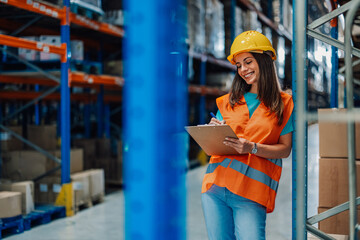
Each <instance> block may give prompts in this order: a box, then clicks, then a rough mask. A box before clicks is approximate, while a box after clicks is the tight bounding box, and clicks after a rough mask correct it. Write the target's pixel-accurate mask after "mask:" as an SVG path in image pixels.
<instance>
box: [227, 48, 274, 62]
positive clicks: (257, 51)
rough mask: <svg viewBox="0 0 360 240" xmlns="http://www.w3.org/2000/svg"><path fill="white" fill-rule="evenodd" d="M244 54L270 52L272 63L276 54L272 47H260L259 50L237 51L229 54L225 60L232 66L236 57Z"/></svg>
mask: <svg viewBox="0 0 360 240" xmlns="http://www.w3.org/2000/svg"><path fill="white" fill-rule="evenodd" d="M245 52H249V53H252V52H253V53H267V52H271V53H272V54H271V56H270V57H271V59H272V60H273V61H275V60H276V53H275V49H273V48H272V47H266V46H264V47H261V49H253V48H249V49H243V50H241V51H237V52H235V53H233V54H230V55H229V56H228V57H227V60H228V61H229V62H230V63H231V64H232V65H235V64H236V62H235V61H234V58H235V56H236V55H238V54H240V53H245Z"/></svg>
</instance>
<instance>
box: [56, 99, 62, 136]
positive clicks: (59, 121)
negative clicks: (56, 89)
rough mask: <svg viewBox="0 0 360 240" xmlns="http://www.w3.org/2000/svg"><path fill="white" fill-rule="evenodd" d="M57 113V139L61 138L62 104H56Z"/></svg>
mask: <svg viewBox="0 0 360 240" xmlns="http://www.w3.org/2000/svg"><path fill="white" fill-rule="evenodd" d="M56 113H57V117H56V121H57V125H56V136H57V137H59V136H60V137H61V125H62V124H61V103H60V104H59V103H58V104H56Z"/></svg>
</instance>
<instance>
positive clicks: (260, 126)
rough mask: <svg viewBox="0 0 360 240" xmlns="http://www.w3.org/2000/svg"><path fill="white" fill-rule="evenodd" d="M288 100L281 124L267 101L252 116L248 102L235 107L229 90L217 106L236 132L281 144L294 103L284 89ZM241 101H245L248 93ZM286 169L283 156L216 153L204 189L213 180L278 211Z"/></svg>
mask: <svg viewBox="0 0 360 240" xmlns="http://www.w3.org/2000/svg"><path fill="white" fill-rule="evenodd" d="M281 98H282V100H283V103H284V111H283V119H284V120H283V123H282V124H281V126H279V125H278V124H277V122H278V119H277V117H276V116H275V114H269V109H268V108H267V107H265V105H264V104H263V103H260V105H259V106H258V107H257V109H256V110H255V111H254V113H253V115H252V116H251V118H250V119H249V110H248V107H247V105H246V104H237V105H235V107H234V109H232V108H231V107H230V104H229V94H226V95H224V96H222V97H219V98H217V99H216V103H217V106H218V108H219V111H220V112H221V115H222V117H223V119H224V120H225V121H226V124H228V125H230V127H231V128H232V129H233V130H234V132H235V133H236V135H237V136H238V137H241V138H245V139H247V140H249V141H251V142H256V143H260V144H269V145H271V144H277V143H278V142H279V138H280V134H281V131H282V129H283V128H284V127H285V125H286V123H287V121H288V120H289V118H290V116H291V113H292V110H293V108H294V104H293V101H292V97H291V96H290V95H289V94H286V93H283V92H282V93H281ZM241 102H245V98H244V96H243V97H242V98H241ZM281 170H282V159H266V158H263V157H259V156H256V155H254V154H250V153H248V154H241V155H240V154H239V155H229V156H218V155H213V156H211V158H210V163H209V166H208V168H207V171H206V173H205V176H204V179H203V184H202V191H201V192H202V193H204V192H206V191H207V190H209V189H210V187H211V186H212V185H213V184H216V185H218V186H220V187H226V188H227V189H228V190H229V191H231V192H232V193H235V194H237V195H239V196H242V197H245V198H247V199H250V200H252V201H255V202H257V203H259V204H261V205H263V206H265V207H266V211H267V212H268V213H270V212H272V211H274V208H275V197H276V191H277V188H278V185H279V180H280V176H281Z"/></svg>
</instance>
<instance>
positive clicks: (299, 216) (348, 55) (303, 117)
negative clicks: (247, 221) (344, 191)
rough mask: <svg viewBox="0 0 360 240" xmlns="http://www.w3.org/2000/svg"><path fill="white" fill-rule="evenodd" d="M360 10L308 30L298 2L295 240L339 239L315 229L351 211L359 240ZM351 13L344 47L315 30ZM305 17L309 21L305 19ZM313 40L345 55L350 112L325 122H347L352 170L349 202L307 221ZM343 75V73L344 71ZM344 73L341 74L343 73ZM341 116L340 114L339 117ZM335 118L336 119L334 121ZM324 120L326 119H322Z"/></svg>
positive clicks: (359, 1)
mask: <svg viewBox="0 0 360 240" xmlns="http://www.w3.org/2000/svg"><path fill="white" fill-rule="evenodd" d="M359 6H360V0H352V1H350V2H348V3H346V4H344V5H343V6H341V7H339V8H337V9H335V10H334V11H332V12H330V13H328V14H326V15H325V16H322V17H320V18H319V19H317V20H315V21H313V22H312V23H311V24H309V25H308V26H307V27H306V20H307V12H306V11H305V9H306V8H307V1H296V0H295V1H294V4H293V9H294V13H295V16H294V36H293V78H294V79H293V92H294V102H295V106H296V110H295V118H296V120H295V126H296V130H295V132H294V150H293V151H294V153H295V154H293V158H294V159H293V160H294V163H296V164H295V166H294V169H295V171H294V172H295V173H296V175H295V176H294V175H293V178H294V179H293V183H296V184H295V185H294V186H293V188H294V190H293V191H294V192H295V194H294V197H293V199H294V203H296V204H295V205H294V206H293V223H294V224H295V225H294V226H293V239H298V240H300V239H306V235H307V231H309V232H311V233H312V234H313V235H315V236H317V237H319V238H321V239H335V238H333V237H331V236H329V235H327V234H326V233H324V232H322V231H320V230H319V229H317V228H315V227H313V226H312V225H313V224H315V223H318V222H319V221H322V220H324V219H326V218H329V217H331V216H333V215H335V214H338V213H340V212H343V211H346V210H348V209H349V210H350V217H349V218H350V219H349V222H350V227H349V239H350V240H353V239H357V237H356V235H357V230H358V223H357V214H356V211H357V210H356V206H357V205H358V204H360V198H356V195H357V194H356V166H355V120H356V119H359V117H358V116H359V111H356V110H354V101H353V91H354V90H353V84H354V79H353V70H352V66H353V65H356V64H357V63H358V62H354V63H353V62H352V56H357V57H360V50H359V49H357V48H354V47H353V46H352V42H351V32H352V24H353V21H354V17H355V14H356V11H357V10H358V8H359ZM345 12H347V14H346V19H345V23H346V25H345V40H344V43H341V42H340V41H338V40H337V39H334V38H331V37H328V36H326V35H324V34H321V33H319V32H317V31H316V30H315V28H317V27H319V26H321V25H322V24H324V23H325V22H328V21H329V20H331V19H333V18H335V17H337V16H339V15H341V14H343V13H345ZM304 16H305V17H304ZM307 36H311V37H313V38H316V39H318V40H321V41H323V42H325V43H327V44H330V45H331V46H334V47H337V48H339V49H342V50H344V51H345V77H346V96H347V112H346V113H344V114H342V115H341V116H336V115H332V114H329V115H326V116H324V120H325V121H342V122H344V121H346V122H347V125H348V128H347V134H348V135H347V136H348V167H349V202H346V203H343V204H341V205H339V206H336V207H333V208H331V209H329V210H328V211H325V212H323V213H321V214H318V215H315V216H312V217H310V218H308V219H307V216H306V213H307V150H306V146H307V144H306V139H307V130H306V126H307V122H308V121H309V120H314V119H317V116H316V115H315V114H309V113H307V110H306V105H307V104H306V97H304V96H306V93H307V87H306V84H307V74H306V58H307V54H306V53H307V49H306V38H307ZM342 71H343V69H342ZM342 71H339V72H340V73H341V72H342ZM337 115H338V114H337ZM333 118H335V119H333ZM322 119H323V116H322Z"/></svg>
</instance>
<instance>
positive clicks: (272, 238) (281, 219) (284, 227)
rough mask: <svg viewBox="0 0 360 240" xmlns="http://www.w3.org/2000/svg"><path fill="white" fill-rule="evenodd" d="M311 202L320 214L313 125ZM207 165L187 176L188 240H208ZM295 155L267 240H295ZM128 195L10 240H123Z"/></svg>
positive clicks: (282, 183)
mask: <svg viewBox="0 0 360 240" xmlns="http://www.w3.org/2000/svg"><path fill="white" fill-rule="evenodd" d="M308 134H309V135H308V137H309V159H308V162H309V167H308V169H309V201H308V215H309V216H312V215H314V214H316V212H317V205H318V186H319V184H318V158H319V130H318V125H317V124H314V125H311V126H309V130H308ZM205 171H206V166H203V167H198V168H196V169H193V170H191V171H189V172H188V174H187V183H186V184H187V189H188V192H187V239H189V240H206V239H207V234H206V228H205V223H204V219H203V215H202V208H201V202H200V191H201V181H202V178H203V174H204V173H205ZM291 197H292V192H291V156H290V157H289V158H287V159H284V161H283V175H282V177H281V180H280V185H279V190H278V196H277V199H276V208H275V211H274V212H273V213H271V214H269V215H268V217H267V226H266V227H267V240H288V239H291V230H292V229H291ZM123 204H124V194H123V191H118V192H114V193H112V194H109V195H107V196H106V198H105V201H104V202H103V203H101V204H98V205H95V206H94V207H92V208H89V209H84V210H82V211H81V212H79V213H78V214H77V215H75V216H74V217H69V218H64V219H60V220H56V221H53V222H51V223H49V224H47V225H42V226H38V227H35V228H33V229H32V230H30V231H27V232H25V233H22V234H19V235H13V236H10V237H8V238H6V239H9V240H34V239H36V240H75V239H76V240H93V239H94V240H95V239H96V240H98V239H106V240H121V239H123V230H124V219H123V216H124V205H123Z"/></svg>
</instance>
